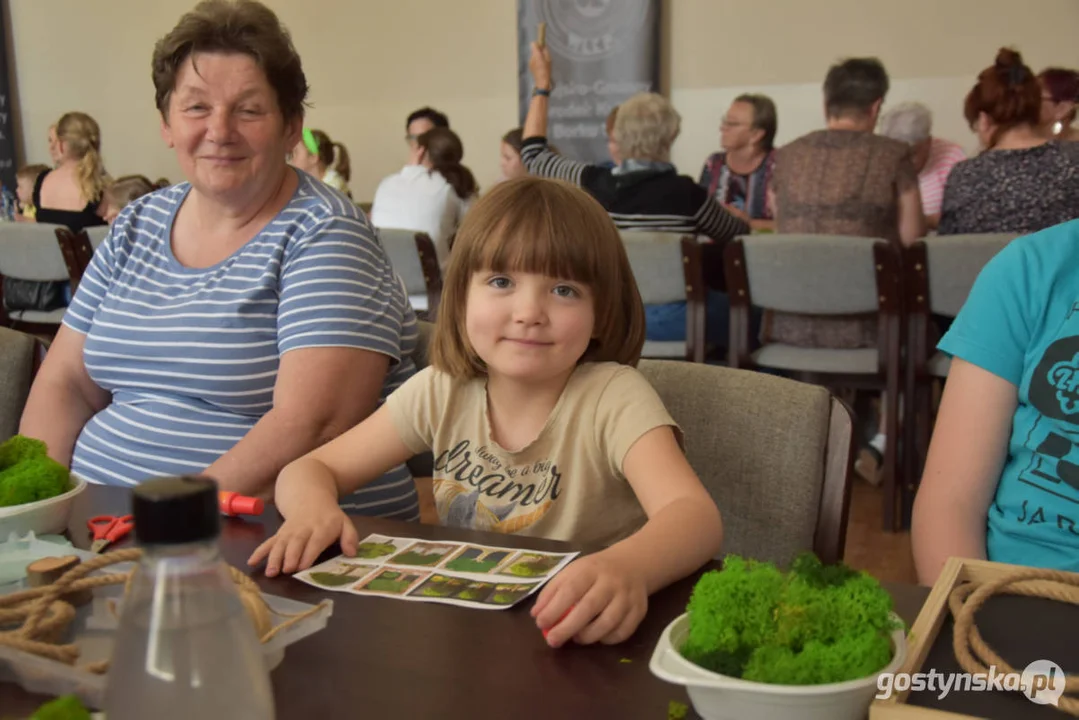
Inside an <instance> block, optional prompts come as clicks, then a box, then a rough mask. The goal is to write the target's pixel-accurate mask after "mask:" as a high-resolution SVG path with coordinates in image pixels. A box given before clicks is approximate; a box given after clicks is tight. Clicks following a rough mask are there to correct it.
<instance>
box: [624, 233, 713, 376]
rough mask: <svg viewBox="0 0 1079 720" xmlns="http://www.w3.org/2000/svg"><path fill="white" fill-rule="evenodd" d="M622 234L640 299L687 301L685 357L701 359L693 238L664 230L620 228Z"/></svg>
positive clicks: (701, 292) (699, 285)
mask: <svg viewBox="0 0 1079 720" xmlns="http://www.w3.org/2000/svg"><path fill="white" fill-rule="evenodd" d="M621 235H622V244H623V245H624V247H625V248H626V256H627V257H628V258H629V266H630V269H632V270H633V277H634V279H635V280H636V281H637V290H638V291H639V292H640V293H641V301H642V302H643V303H644V304H645V305H665V304H667V303H674V302H684V303H686V343H685V357H686V359H687V360H692V361H695V362H704V350H705V337H704V328H705V316H704V313H705V300H704V299H705V288H704V275H703V272H702V270H701V251H700V246H699V245H698V244H697V241H696V239H695V238H693V237H691V236H688V235H679V234H678V233H664V232H643V231H642V232H639V231H623V232H622V233H621ZM665 356H666V354H665Z"/></svg>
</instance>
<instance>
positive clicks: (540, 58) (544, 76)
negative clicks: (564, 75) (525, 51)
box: [528, 43, 551, 90]
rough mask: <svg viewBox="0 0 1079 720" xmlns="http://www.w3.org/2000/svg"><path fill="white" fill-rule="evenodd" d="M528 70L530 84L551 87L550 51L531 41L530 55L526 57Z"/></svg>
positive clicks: (548, 88)
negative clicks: (530, 77)
mask: <svg viewBox="0 0 1079 720" xmlns="http://www.w3.org/2000/svg"><path fill="white" fill-rule="evenodd" d="M528 71H529V72H530V73H532V84H533V85H534V86H535V87H538V88H543V89H544V90H550V89H551V53H550V51H548V50H547V48H546V46H545V47H542V48H541V47H540V46H539V45H537V44H536V43H532V56H531V57H530V58H528Z"/></svg>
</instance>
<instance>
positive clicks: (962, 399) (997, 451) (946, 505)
mask: <svg viewBox="0 0 1079 720" xmlns="http://www.w3.org/2000/svg"><path fill="white" fill-rule="evenodd" d="M1017 405H1018V391H1017V390H1016V387H1015V385H1012V384H1011V383H1010V382H1008V381H1007V380H1004V379H1002V378H999V377H997V376H996V375H994V374H993V373H991V372H989V371H988V370H983V369H982V368H980V367H978V366H977V365H973V364H971V363H968V362H966V361H964V360H961V359H960V358H953V359H952V367H951V370H950V371H949V373H948V382H947V384H946V385H945V386H944V396H943V398H942V399H941V403H940V413H939V414H938V415H937V424H936V429H935V430H934V431H933V441H932V443H931V444H930V446H929V456H928V458H927V459H926V463H925V472H924V473H923V475H922V483H921V486H920V487H919V489H918V495H917V497H916V498H915V500H914V515H913V518H912V521H911V546H912V550H913V552H914V565H915V567H916V569H917V571H918V582H920V583H921V584H923V585H932V584H933V583H934V582H936V579H937V576H938V575H939V574H940V571H941V569H942V568H943V567H944V563H945V561H946V560H947V559H948V558H949V557H952V556H957V557H964V558H975V559H984V558H985V555H986V553H985V528H986V518H987V516H988V513H989V505H990V503H991V502H992V500H993V495H994V494H995V492H996V488H997V483H998V481H999V480H1000V474H1001V471H1002V470H1003V468H1004V461H1005V459H1006V457H1007V454H1008V442H1009V439H1010V437H1011V427H1012V417H1013V416H1014V415H1015V409H1016V406H1017Z"/></svg>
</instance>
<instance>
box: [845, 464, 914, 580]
mask: <svg viewBox="0 0 1079 720" xmlns="http://www.w3.org/2000/svg"><path fill="white" fill-rule="evenodd" d="M882 493H883V491H882V489H881V488H880V487H879V486H876V487H875V486H873V485H870V484H869V483H867V482H865V481H864V480H862V479H860V478H858V477H857V476H856V477H855V478H854V479H853V480H852V481H851V498H850V519H849V520H848V521H847V547H846V550H845V551H844V558H843V559H844V560H845V561H846V563H847V564H848V565H850V566H851V567H853V568H857V569H858V570H865V571H867V572H868V573H869V574H870V575H872V576H873V577H875V578H877V579H878V580H888V581H891V582H903V583H914V582H916V575H915V573H914V558H913V557H912V556H911V554H910V532H909V531H906V532H901V533H886V532H884V531H883V530H882V529H881V528H882V527H883V510H882V508H881V503H882V502H883V501H882Z"/></svg>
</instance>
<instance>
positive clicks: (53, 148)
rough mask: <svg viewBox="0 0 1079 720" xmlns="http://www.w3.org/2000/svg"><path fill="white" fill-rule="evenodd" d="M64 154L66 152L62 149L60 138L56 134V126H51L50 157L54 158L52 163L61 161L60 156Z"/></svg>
mask: <svg viewBox="0 0 1079 720" xmlns="http://www.w3.org/2000/svg"><path fill="white" fill-rule="evenodd" d="M63 156H64V153H63V152H62V151H61V149H60V138H59V137H58V136H57V135H56V126H55V125H50V126H49V158H50V159H51V160H52V164H53V165H56V164H58V163H59V162H60V158H62V157H63Z"/></svg>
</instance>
